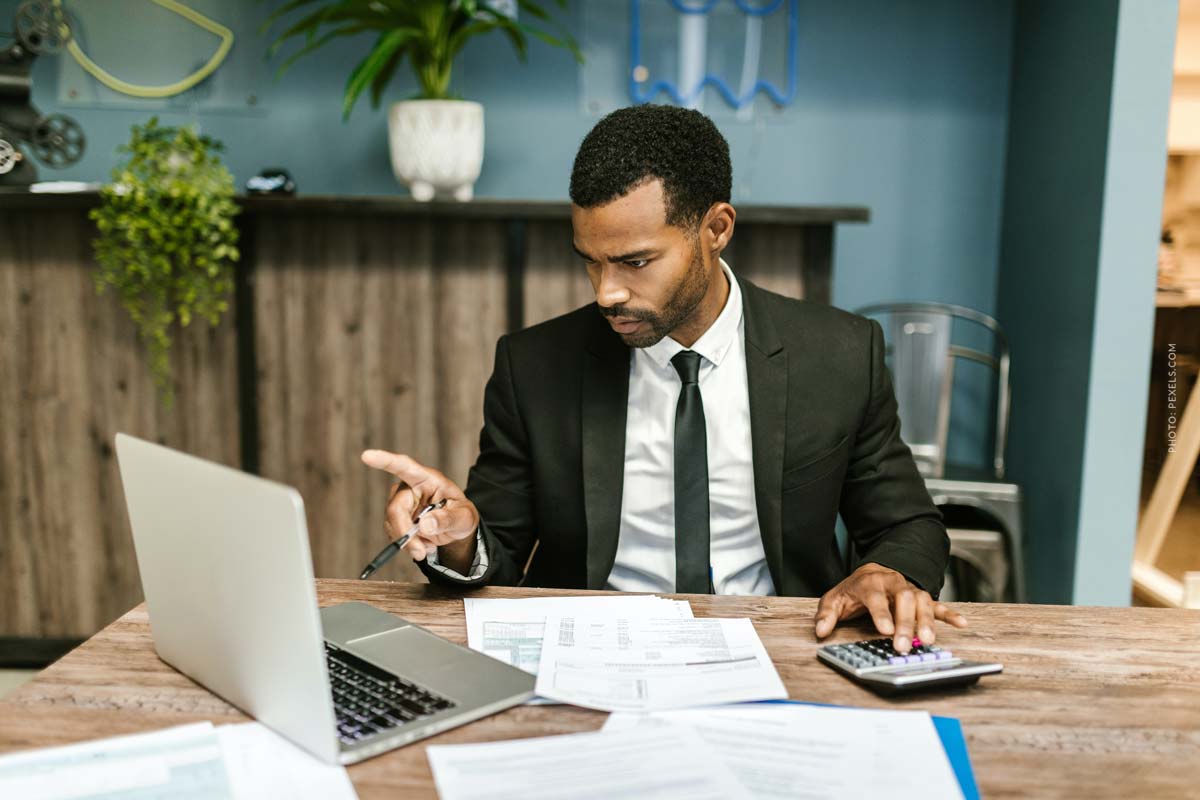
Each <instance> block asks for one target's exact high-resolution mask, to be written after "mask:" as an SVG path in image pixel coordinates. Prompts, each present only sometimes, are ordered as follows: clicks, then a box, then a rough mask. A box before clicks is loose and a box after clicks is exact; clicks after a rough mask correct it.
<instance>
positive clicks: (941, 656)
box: [937, 650, 954, 661]
mask: <svg viewBox="0 0 1200 800" xmlns="http://www.w3.org/2000/svg"><path fill="white" fill-rule="evenodd" d="M937 657H938V661H945V660H946V659H948V658H954V654H953V653H951V652H950V651H949V650H939V651H938V653H937Z"/></svg>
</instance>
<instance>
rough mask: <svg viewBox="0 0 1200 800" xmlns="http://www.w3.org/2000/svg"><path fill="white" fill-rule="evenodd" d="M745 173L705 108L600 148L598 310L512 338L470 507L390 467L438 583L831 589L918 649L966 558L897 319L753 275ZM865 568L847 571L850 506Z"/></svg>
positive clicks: (436, 480)
mask: <svg viewBox="0 0 1200 800" xmlns="http://www.w3.org/2000/svg"><path fill="white" fill-rule="evenodd" d="M730 186H731V166H730V160H729V148H728V145H727V143H726V142H725V139H724V137H722V136H721V134H720V132H719V131H718V130H717V129H716V127H715V126H714V125H713V124H712V122H711V121H710V120H709V119H708V118H707V117H705V116H704V115H702V114H700V113H698V112H696V111H690V110H686V109H680V108H675V107H670V106H636V107H632V108H625V109H620V110H618V111H616V112H613V113H612V114H610V115H609V116H607V117H605V118H604V119H602V120H601V121H600V122H599V123H597V125H596V126H595V128H593V129H592V131H591V132H590V133H589V134H588V135H587V137H586V138H585V139H584V141H583V143H582V144H581V146H580V149H579V152H578V154H577V156H576V159H575V164H574V168H573V171H572V176H571V200H572V210H571V219H572V227H573V235H574V247H575V250H576V251H577V252H578V254H579V256H580V258H581V259H582V260H583V262H584V264H585V266H586V269H587V273H588V277H589V279H590V280H591V283H592V286H593V288H594V289H595V292H596V303H594V304H591V305H589V306H586V307H584V308H581V309H578V310H576V311H573V312H571V313H569V314H565V315H563V316H561V317H558V318H556V319H553V320H550V321H548V322H545V323H542V324H540V325H536V326H534V327H531V328H528V329H526V330H523V331H519V332H517V333H512V334H509V335H506V336H504V337H502V338H501V339H500V341H499V343H498V344H497V347H496V363H495V369H494V371H493V373H492V376H491V379H490V380H489V381H488V384H487V388H486V391H485V394H484V426H483V432H482V434H481V436H480V454H479V459H478V461H476V463H475V466H474V467H472V469H471V472H470V476H469V478H468V482H467V488H466V491H465V492H464V491H462V490H461V489H460V488H459V487H458V486H456V485H455V484H454V483H453V482H452V481H450V480H449V479H447V478H446V477H445V476H444V475H442V474H441V473H440V472H438V471H437V470H435V469H432V468H429V467H426V466H423V465H421V464H418V463H416V462H415V461H414V460H413V459H411V458H409V457H407V456H404V455H399V454H395V453H389V452H386V451H381V450H368V451H366V452H365V453H363V461H364V462H365V463H367V464H368V465H370V466H372V467H376V468H379V469H383V470H386V471H388V472H390V473H392V474H393V475H395V476H396V477H397V478H398V479H399V482H398V483H396V484H395V486H394V487H393V490H392V495H391V498H390V499H389V502H388V507H387V512H386V524H387V528H388V532H389V535H391V536H392V537H398V536H400V535H402V534H403V533H404V532H405V531H406V530H407V529H408V528H409V527H411V525H412V517H413V513H414V510H415V509H417V508H419V507H420V506H421V505H423V504H425V503H430V502H436V501H438V500H441V499H445V500H447V504H446V506H445V507H444V508H443V509H441V510H439V511H435V512H433V513H430V514H428V515H426V516H425V517H424V518H423V519H422V521H421V524H420V530H419V533H418V534H417V535H416V536H414V537H413V538H412V540H410V542H409V544H408V545H407V547H408V549H409V551H410V553H411V555H412V557H413V558H414V559H416V560H417V561H418V562H419V563H420V564H421V568H422V570H423V571H424V572H425V573H426V574H427V575H428V576H429V577H430V579H431V580H433V581H438V582H449V583H453V584H456V585H459V586H475V585H482V584H487V583H493V584H504V585H516V584H518V583H523V584H524V585H529V586H551V587H564V588H579V589H603V588H611V589H618V590H622V591H663V592H671V591H681V592H710V591H716V592H718V593H731V594H781V595H793V596H796V595H804V596H816V595H820V596H821V602H820V605H819V607H818V611H817V615H816V620H815V628H816V634H817V636H819V637H824V636H827V635H828V634H829V633H830V632H831V631H832V630H833V628H834V627H835V626H836V624H837V623H838V621H840V620H842V619H846V618H848V617H852V616H856V615H858V614H861V613H864V612H865V613H869V614H870V615H871V617H872V619H873V621H874V623H875V626H876V627H877V628H878V629H879V631H880V632H881V633H883V634H884V635H888V636H892V637H893V638H894V643H895V646H896V648H897V649H898V650H900V651H902V652H906V651H907V650H908V649H909V648H910V646H911V640H912V638H913V636H914V635H917V636H919V637H920V638H921V640H923V641H925V642H932V641H933V640H934V638H935V635H936V634H935V632H934V621H935V620H944V621H947V622H949V623H951V624H954V625H958V626H962V625H965V624H966V622H965V620H964V619H963V618H962V617H961V616H960V615H958V614H957V613H955V612H954V611H951V610H950V609H948V608H947V607H946V606H944V605H943V604H941V603H938V602H937V601H936V599H935V598H936V596H937V592H938V591H939V589H940V588H941V585H942V575H943V571H944V570H945V566H946V559H947V555H948V551H949V541H948V539H947V536H946V531H945V528H944V527H943V525H942V522H941V518H940V515H939V514H938V512H937V510H936V509H935V508H934V506H933V503H932V502H931V500H930V498H929V494H928V492H927V491H926V489H925V485H924V483H923V481H922V480H921V477H920V475H919V474H918V472H917V469H916V466H915V464H914V463H913V459H912V455H911V453H910V452H909V450H908V447H907V446H905V444H904V443H903V442H902V441H901V439H900V423H899V418H898V416H897V412H896V400H895V396H894V393H893V390H892V386H891V381H890V378H889V376H888V372H887V368H886V367H885V365H884V342H883V333H882V330H881V328H880V327H879V324H878V323H876V322H872V321H869V320H867V319H864V318H862V317H858V316H855V315H852V314H849V313H846V312H843V311H839V310H837V309H834V308H832V307H829V306H823V305H818V304H813V303H805V302H802V301H798V300H793V299H789V298H785V297H782V296H780V295H776V294H773V293H771V292H768V291H765V290H763V289H759V288H758V287H756V286H754V285H753V284H751V283H750V282H748V281H746V280H744V279H740V278H736V277H735V276H734V275H733V273H732V272H731V271H730V269H729V267H728V265H727V264H725V262H724V261H723V260H722V259H721V253H722V251H724V249H725V247H726V246H727V245H728V244H729V241H730V239H731V237H732V236H733V230H734V221H735V218H736V213H735V211H734V208H733V206H732V205H730V202H729V200H730ZM839 512H840V513H841V515H842V518H843V520H844V521H845V523H846V527H847V530H848V532H849V534H850V537H851V539H852V540H853V543H854V549H855V552H857V553H858V554H859V558H860V565H859V566H858V567H857V568H856V569H854V570H853V572H851V573H850V574H849V575H846V567H845V563H844V559H843V558H842V556H841V555H840V554H839V549H838V546H837V542H836V539H835V535H834V527H835V523H836V518H837V515H838V513H839Z"/></svg>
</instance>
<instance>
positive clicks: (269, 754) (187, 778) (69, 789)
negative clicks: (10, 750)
mask: <svg viewBox="0 0 1200 800" xmlns="http://www.w3.org/2000/svg"><path fill="white" fill-rule="evenodd" d="M0 797H5V798H7V797H13V798H16V797H20V798H23V800H65V799H66V798H72V799H73V800H87V798H104V800H122V798H130V799H131V800H132V799H133V798H136V800H159V798H161V799H162V800H191V798H196V800H200V799H201V798H203V800H257V799H258V798H263V797H287V798H295V800H306V798H312V800H319V799H325V800H343V799H345V800H353V798H355V797H356V795H355V793H354V786H353V785H352V784H351V783H350V778H349V776H347V775H346V770H345V769H343V768H342V767H339V766H333V765H329V764H325V763H324V762H322V761H319V760H317V759H316V758H314V757H312V756H311V755H309V754H308V753H306V752H304V751H303V750H301V749H299V748H298V747H296V746H295V745H293V744H292V743H291V742H288V741H287V740H286V739H283V738H281V737H280V736H277V735H276V734H275V733H273V732H271V731H270V730H268V729H267V728H265V727H263V726H262V725H260V724H259V723H257V722H247V723H243V724H240V725H222V726H220V727H217V728H214V727H213V724H212V723H211V722H198V723H195V724H193V725H181V726H179V727H175V728H167V729H165V730H161V731H153V732H151V733H139V734H134V735H132V736H118V737H114V738H111V739H100V740H97V741H92V742H83V743H80V744H72V745H67V746H65V747H52V748H47V749H44V750H35V751H32V752H27V753H17V754H15V755H11V756H5V757H3V758H0Z"/></svg>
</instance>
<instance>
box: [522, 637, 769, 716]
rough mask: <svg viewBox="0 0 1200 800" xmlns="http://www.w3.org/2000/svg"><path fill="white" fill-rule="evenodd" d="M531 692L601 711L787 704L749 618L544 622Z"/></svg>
mask: <svg viewBox="0 0 1200 800" xmlns="http://www.w3.org/2000/svg"><path fill="white" fill-rule="evenodd" d="M537 693H538V695H539V696H541V697H548V698H550V699H553V700H558V701H560V702H563V703H571V704H573V705H579V706H586V707H588V708H598V709H601V710H603V711H659V710H667V709H677V708H690V707H695V706H708V705H717V704H720V703H738V702H744V701H749V700H776V699H781V698H786V697H787V690H786V689H785V688H784V686H783V681H781V680H780V679H779V673H777V672H776V671H775V665H774V664H772V663H771V659H770V658H769V657H768V656H767V651H766V649H765V648H764V647H763V645H762V641H761V640H759V638H758V633H757V632H755V630H754V625H753V624H752V623H751V622H750V620H748V619H638V618H627V617H617V618H613V617H588V616H583V615H574V616H566V615H564V616H556V617H550V618H548V619H547V620H546V631H545V638H544V640H543V642H542V657H541V661H540V663H539V666H538V677H537Z"/></svg>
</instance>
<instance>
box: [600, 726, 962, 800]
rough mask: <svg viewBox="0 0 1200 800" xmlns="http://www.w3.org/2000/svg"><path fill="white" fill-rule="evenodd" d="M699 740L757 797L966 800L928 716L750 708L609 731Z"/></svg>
mask: <svg viewBox="0 0 1200 800" xmlns="http://www.w3.org/2000/svg"><path fill="white" fill-rule="evenodd" d="M654 728H658V729H659V730H660V732H661V735H662V736H664V737H675V736H678V735H679V731H680V730H681V729H683V730H687V731H689V732H694V733H697V734H699V735H700V738H702V739H703V740H704V741H705V742H706V743H707V744H708V745H710V746H711V747H712V749H713V751H714V753H715V754H716V755H715V757H716V758H718V759H719V760H720V761H721V762H722V763H724V764H725V765H726V766H728V767H729V768H730V770H732V772H733V774H734V775H735V776H736V778H737V780H738V783H739V784H740V785H741V786H742V787H743V788H744V789H745V790H746V791H747V792H748V793H749V795H750V796H751V797H754V798H764V799H770V800H774V799H775V798H778V799H779V800H783V798H788V799H789V800H797V799H798V798H805V799H806V800H832V799H833V798H858V797H876V796H878V797H887V798H907V797H912V798H922V800H931V799H932V798H961V797H962V796H963V794H962V791H961V790H960V789H959V784H958V779H957V778H956V777H955V775H954V771H953V769H952V768H951V765H950V760H949V758H947V756H946V751H945V749H944V748H943V747H942V743H941V739H940V738H939V737H938V733H937V730H936V729H935V728H934V725H933V719H932V718H931V717H930V716H929V714H928V713H926V712H924V711H888V710H879V709H868V708H842V707H837V706H811V705H797V704H790V703H789V704H775V703H767V704H749V705H742V706H724V707H722V708H707V709H697V710H689V711H666V712H660V713H654V714H610V715H609V717H608V721H607V722H605V724H604V728H603V730H604V731H605V732H607V733H633V732H643V731H646V730H650V729H654Z"/></svg>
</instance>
